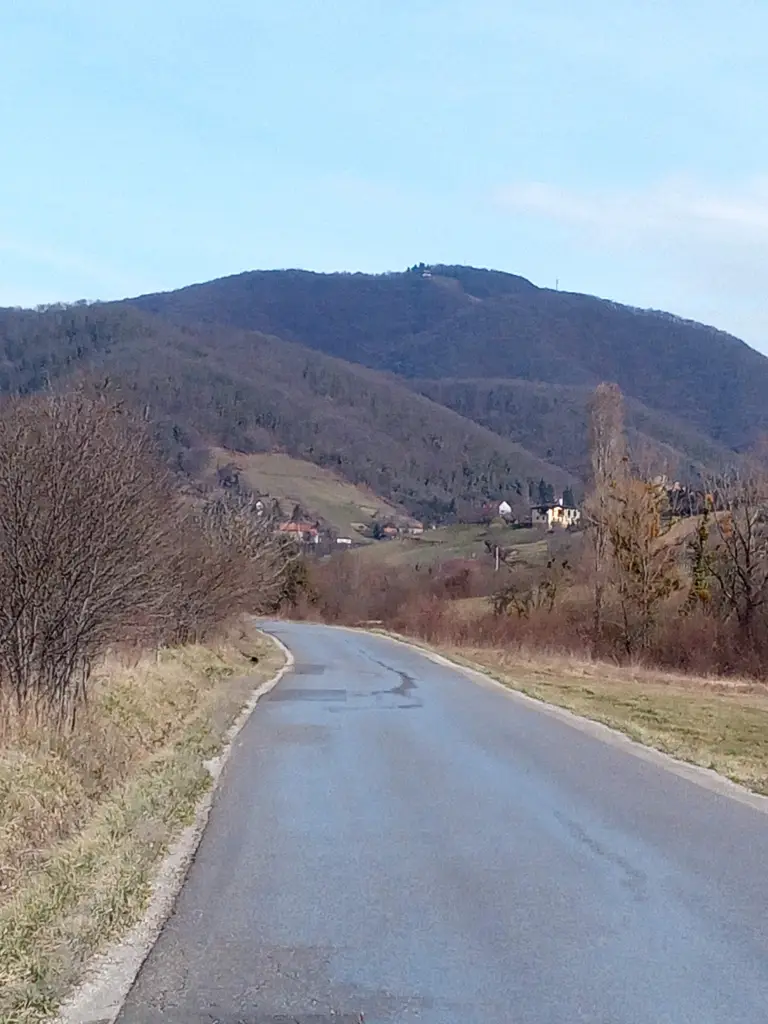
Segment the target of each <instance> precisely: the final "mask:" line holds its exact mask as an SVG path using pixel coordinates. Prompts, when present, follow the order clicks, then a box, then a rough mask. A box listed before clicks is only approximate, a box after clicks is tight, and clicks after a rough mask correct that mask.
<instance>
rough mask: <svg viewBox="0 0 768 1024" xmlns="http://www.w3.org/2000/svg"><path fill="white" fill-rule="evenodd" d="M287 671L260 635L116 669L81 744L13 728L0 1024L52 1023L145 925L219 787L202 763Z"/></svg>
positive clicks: (5, 820)
mask: <svg viewBox="0 0 768 1024" xmlns="http://www.w3.org/2000/svg"><path fill="white" fill-rule="evenodd" d="M254 657H255V658H258V662H257V663H254V661H252V659H253V658H254ZM282 661H283V655H282V653H281V652H280V650H279V649H278V648H277V646H276V645H275V644H273V643H272V641H271V640H269V639H268V638H266V637H264V636H262V635H260V634H257V633H255V631H254V632H250V631H249V632H248V633H247V634H246V633H241V634H239V635H238V636H237V637H236V638H234V637H233V638H231V639H230V640H229V641H228V642H226V643H223V644H221V645H220V646H218V647H216V648H215V649H213V648H206V647H195V646H193V647H186V648H182V649H179V650H171V651H163V652H160V653H159V654H158V655H152V656H147V657H142V658H141V659H139V660H138V661H137V662H136V661H134V663H133V664H129V663H126V661H124V660H120V659H117V658H114V659H111V660H110V661H109V662H108V663H106V664H105V665H104V666H103V667H102V669H101V670H100V671H99V673H98V674H97V678H96V679H95V681H94V686H93V689H92V695H91V700H90V704H89V707H88V709H87V710H86V711H85V713H84V714H83V715H82V716H81V719H80V722H79V724H78V726H77V729H76V731H75V733H74V735H71V736H69V737H66V738H56V737H51V736H50V735H46V734H44V733H42V732H40V731H39V730H35V729H32V728H29V727H27V726H24V725H23V724H20V723H7V722H6V723H5V730H4V735H3V737H2V738H0V1022H2V1024H31V1022H33V1021H40V1020H44V1019H46V1018H48V1017H50V1016H52V1015H53V1014H54V1013H55V1012H56V1010H57V1008H58V1006H59V1003H60V1002H61V1000H62V998H63V997H64V996H65V995H66V994H67V993H68V992H69V991H70V990H71V989H72V987H73V986H74V985H75V984H76V983H77V982H78V980H79V979H80V977H81V975H82V971H83V967H84V965H85V963H86V961H87V960H88V959H89V958H90V957H91V956H92V955H93V954H94V953H97V952H99V951H101V950H103V949H104V948H106V946H107V945H108V944H109V943H110V942H112V941H114V940H115V939H116V938H117V937H118V936H119V935H120V934H122V933H123V932H124V931H126V930H127V929H128V928H129V927H130V926H131V925H133V924H134V923H135V922H136V921H137V920H139V919H140V918H141V916H142V914H143V912H144V910H145V907H146V904H147V901H148V898H149V893H150V884H151V879H152V874H153V870H154V868H155V866H156V864H157V862H158V860H159V858H160V857H161V855H162V854H163V853H164V852H165V851H166V849H167V848H168V845H169V844H170V842H171V840H172V839H173V838H174V836H175V835H176V834H177V833H178V832H179V831H180V830H181V829H182V828H183V827H184V826H185V825H188V824H189V823H190V822H191V821H192V819H193V817H194V812H195V808H196V805H197V803H198V801H199V799H200V797H201V796H202V795H203V793H204V792H205V791H206V789H207V788H208V787H209V786H210V784H211V777H210V774H209V772H208V771H207V769H206V767H205V761H206V760H207V759H209V758H210V757H212V756H213V755H214V754H215V753H216V752H217V751H218V749H219V748H220V746H221V743H222V740H223V737H224V734H225V733H226V731H227V728H228V727H229V725H230V724H231V722H232V721H233V720H234V719H235V718H236V716H237V714H238V712H239V711H240V709H241V708H242V706H243V705H244V703H245V702H246V701H247V699H248V697H249V696H250V694H251V692H252V691H253V689H254V688H255V686H257V685H258V683H259V682H261V681H264V680H266V679H268V678H269V677H271V676H272V675H274V673H275V672H276V671H277V669H278V668H279V667H280V665H281V664H282Z"/></svg>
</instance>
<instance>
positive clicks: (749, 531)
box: [708, 466, 768, 642]
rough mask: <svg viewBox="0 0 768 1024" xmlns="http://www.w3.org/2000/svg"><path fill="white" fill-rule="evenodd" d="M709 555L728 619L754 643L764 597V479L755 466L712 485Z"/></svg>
mask: <svg viewBox="0 0 768 1024" xmlns="http://www.w3.org/2000/svg"><path fill="white" fill-rule="evenodd" d="M708 491H709V492H710V495H711V498H710V501H711V504H712V505H713V506H714V511H713V514H712V517H711V518H712V539H713V547H714V550H713V553H712V558H711V559H710V571H711V573H712V576H713V578H714V580H715V582H716V586H717V592H718V594H717V596H718V597H719V600H720V604H721V606H722V607H723V609H724V612H725V615H726V617H732V618H735V619H736V621H737V623H738V626H739V631H740V633H741V634H742V637H743V638H744V639H745V640H748V641H750V642H753V641H754V638H755V636H754V634H755V626H756V620H757V617H758V614H759V612H760V611H761V610H762V609H763V607H764V606H765V604H766V601H768V477H766V474H765V472H764V471H763V470H762V469H760V468H759V467H758V466H753V467H748V468H747V469H745V470H735V471H733V472H732V473H730V474H728V475H727V476H723V477H720V478H719V479H718V480H715V481H713V482H711V483H710V485H709V487H708Z"/></svg>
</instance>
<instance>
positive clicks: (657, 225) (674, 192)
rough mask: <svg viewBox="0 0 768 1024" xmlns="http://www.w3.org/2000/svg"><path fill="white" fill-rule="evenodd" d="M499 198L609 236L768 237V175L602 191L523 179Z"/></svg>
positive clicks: (525, 210)
mask: <svg viewBox="0 0 768 1024" xmlns="http://www.w3.org/2000/svg"><path fill="white" fill-rule="evenodd" d="M498 201H499V202H500V203H501V204H502V205H503V206H504V207H505V208H506V209H508V210H515V211H517V212H521V213H532V214H537V215H539V216H543V217H548V218H550V219H552V220H555V221H559V222H561V223H564V224H572V225H582V226H586V227H589V228H591V229H593V230H596V231H599V232H601V233H603V234H605V235H606V236H617V237H621V236H622V235H623V234H625V233H626V232H631V233H632V234H633V236H637V235H642V234H647V235H656V234H658V233H664V234H670V233H675V232H685V231H695V232H696V233H697V234H705V235H707V234H708V235H711V236H717V237H722V236H726V237H728V238H730V239H732V240H734V241H738V240H739V239H752V240H759V239H764V240H765V241H766V243H768V177H760V178H755V179H753V180H751V181H750V182H747V183H746V184H744V185H742V186H741V187H739V188H737V189H732V190H717V189H708V188H706V187H704V186H702V185H700V184H699V183H697V182H695V181H693V180H690V179H687V178H682V177H681V178H669V179H667V180H665V181H662V182H659V183H656V184H652V185H650V186H647V187H645V188H639V189H623V190H604V191H586V190H585V191H577V190H574V189H567V188H561V187H559V186H557V185H549V184H546V183H543V182H523V183H518V184H513V185H509V186H506V187H505V188H502V189H500V190H499V193H498Z"/></svg>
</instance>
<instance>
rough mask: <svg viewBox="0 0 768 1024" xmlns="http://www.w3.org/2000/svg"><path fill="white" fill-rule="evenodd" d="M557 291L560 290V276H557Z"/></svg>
mask: <svg viewBox="0 0 768 1024" xmlns="http://www.w3.org/2000/svg"><path fill="white" fill-rule="evenodd" d="M555 291H556V292H559V291H560V278H559V277H556V278H555Z"/></svg>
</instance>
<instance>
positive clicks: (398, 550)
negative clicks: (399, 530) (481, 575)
mask: <svg viewBox="0 0 768 1024" xmlns="http://www.w3.org/2000/svg"><path fill="white" fill-rule="evenodd" d="M486 541H489V542H490V543H491V544H499V545H500V546H501V547H504V548H508V547H514V548H519V549H520V557H521V558H522V559H523V560H524V561H525V562H527V563H529V564H537V563H539V562H542V561H545V560H546V557H547V534H546V533H543V532H542V531H541V530H512V529H510V528H509V527H506V526H470V525H466V524H457V525H455V526H439V527H437V529H435V530H426V531H425V532H424V534H423V535H422V536H421V537H401V538H397V539H396V540H388V541H379V542H378V543H376V544H372V545H370V546H369V547H367V548H365V549H360V550H359V551H358V552H357V557H358V558H360V559H363V560H365V561H369V562H375V563H376V564H380V565H391V566H408V565H410V566H415V565H422V566H425V565H436V564H438V563H439V562H448V561H451V560H453V559H457V558H460V559H464V558H476V559H484V560H490V557H491V556H490V555H489V554H488V550H487V548H486V546H485V542H486Z"/></svg>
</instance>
